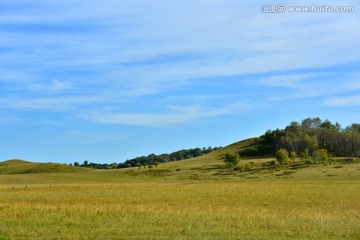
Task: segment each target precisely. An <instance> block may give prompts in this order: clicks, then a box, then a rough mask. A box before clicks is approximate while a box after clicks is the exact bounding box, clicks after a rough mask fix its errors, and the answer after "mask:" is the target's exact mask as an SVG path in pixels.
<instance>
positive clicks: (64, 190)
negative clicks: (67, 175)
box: [0, 179, 360, 239]
mask: <svg viewBox="0 0 360 240" xmlns="http://www.w3.org/2000/svg"><path fill="white" fill-rule="evenodd" d="M359 196H360V188H359V184H358V183H357V182H353V181H352V182H346V181H340V182H333V183H326V182H316V181H315V182H314V181H308V182H304V181H303V182H300V183H296V182H291V181H288V180H285V179H281V180H275V181H272V182H263V181H260V182H259V181H256V182H236V183H235V182H232V183H229V182H222V183H218V182H208V183H196V184H179V183H120V184H110V185H108V184H92V185H76V184H75V185H62V186H60V185H59V186H51V187H50V186H45V185H38V186H34V187H28V188H27V189H26V188H15V189H11V188H10V189H9V188H7V187H2V189H1V190H0V219H1V220H0V238H1V239H26V238H29V239H31V238H35V239H49V238H54V239H114V238H115V239H121V238H122V239H198V238H200V239H204V238H207V239H234V238H235V239H239V238H245V239H246V238H250V239H267V238H273V239H286V238H293V237H296V238H306V239H310V238H311V239H339V238H348V239H358V238H359V237H360V234H359V230H358V226H359V225H360V203H359V201H358V199H359Z"/></svg>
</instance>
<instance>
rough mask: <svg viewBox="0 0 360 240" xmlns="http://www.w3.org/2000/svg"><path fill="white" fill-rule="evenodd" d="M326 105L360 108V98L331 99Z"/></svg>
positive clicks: (326, 101) (327, 100)
mask: <svg viewBox="0 0 360 240" xmlns="http://www.w3.org/2000/svg"><path fill="white" fill-rule="evenodd" d="M325 104H326V105H328V106H331V107H351V106H360V96H345V97H330V98H327V99H326V100H325Z"/></svg>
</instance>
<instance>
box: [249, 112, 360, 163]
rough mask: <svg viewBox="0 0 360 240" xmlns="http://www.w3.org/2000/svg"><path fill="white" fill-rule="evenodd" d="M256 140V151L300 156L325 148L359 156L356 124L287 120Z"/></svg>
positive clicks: (332, 152) (333, 153)
mask: <svg viewBox="0 0 360 240" xmlns="http://www.w3.org/2000/svg"><path fill="white" fill-rule="evenodd" d="M259 143H260V144H258V145H257V147H256V150H257V151H258V152H259V153H261V152H264V153H265V152H267V151H269V150H270V151H272V152H276V151H278V150H279V149H286V150H287V151H288V152H294V153H295V154H297V155H298V156H301V155H304V154H310V155H311V154H313V152H314V151H317V150H319V149H326V150H327V151H328V152H329V153H331V154H332V155H334V156H347V157H360V124H358V123H353V124H351V125H350V126H347V127H345V128H342V127H341V125H340V124H339V123H337V122H336V123H332V122H331V121H329V120H324V121H322V120H321V119H320V118H318V117H317V118H306V119H304V120H302V122H301V123H299V122H296V121H294V122H291V123H290V124H289V125H288V126H287V127H286V128H285V129H276V130H268V131H267V132H266V133H265V134H264V135H263V136H261V137H260V138H259Z"/></svg>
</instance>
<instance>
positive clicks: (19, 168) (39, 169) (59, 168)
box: [0, 159, 91, 174]
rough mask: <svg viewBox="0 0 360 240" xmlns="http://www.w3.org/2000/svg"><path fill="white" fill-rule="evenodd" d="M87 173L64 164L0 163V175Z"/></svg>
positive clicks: (22, 161)
mask: <svg viewBox="0 0 360 240" xmlns="http://www.w3.org/2000/svg"><path fill="white" fill-rule="evenodd" d="M88 171H91V170H90V169H85V168H79V167H73V166H68V165H65V164H57V163H34V162H27V161H24V160H18V159H13V160H7V161H4V162H0V174H34V173H67V172H88Z"/></svg>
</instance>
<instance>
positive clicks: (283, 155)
mask: <svg viewBox="0 0 360 240" xmlns="http://www.w3.org/2000/svg"><path fill="white" fill-rule="evenodd" d="M276 160H277V161H278V162H279V163H280V164H281V165H283V166H284V164H285V163H286V162H287V161H288V160H289V152H288V151H286V149H283V148H281V149H279V150H278V151H277V152H276Z"/></svg>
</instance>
